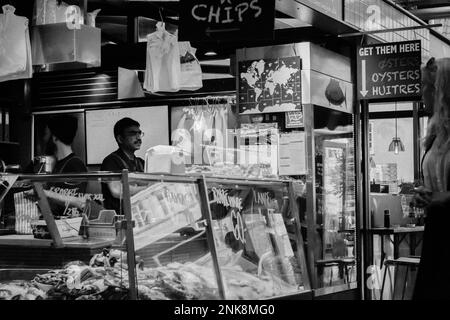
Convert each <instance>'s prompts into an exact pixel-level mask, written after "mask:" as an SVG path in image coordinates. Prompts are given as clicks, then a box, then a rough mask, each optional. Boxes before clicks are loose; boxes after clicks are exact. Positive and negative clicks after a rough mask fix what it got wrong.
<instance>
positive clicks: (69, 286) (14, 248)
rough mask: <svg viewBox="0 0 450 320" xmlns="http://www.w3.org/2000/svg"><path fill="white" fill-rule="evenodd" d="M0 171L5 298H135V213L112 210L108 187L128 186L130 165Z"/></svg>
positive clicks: (0, 267)
mask: <svg viewBox="0 0 450 320" xmlns="http://www.w3.org/2000/svg"><path fill="white" fill-rule="evenodd" d="M0 178H1V186H2V190H1V195H0V201H1V202H0V221H1V224H0V230H1V232H2V233H1V234H0V292H1V299H7V300H9V299H16V300H22V299H25V300H34V299H52V300H74V299H77V300H100V299H128V298H131V299H132V298H134V293H135V290H134V288H135V282H134V280H133V279H134V278H135V268H134V267H132V268H130V267H129V266H134V265H135V262H134V261H135V259H134V254H133V252H132V242H131V241H128V240H129V239H132V237H127V236H126V234H127V233H130V232H132V225H131V223H128V224H127V223H126V222H127V221H130V220H131V219H130V217H129V216H127V217H126V216H124V215H121V214H120V213H116V212H114V211H111V210H106V209H105V208H104V207H103V194H102V191H101V186H102V184H109V183H119V184H120V185H123V186H124V188H123V190H124V192H128V191H127V187H126V186H127V185H128V184H127V183H126V182H125V183H124V181H127V173H123V174H113V173H102V174H96V173H90V174H73V175H29V176H24V175H23V176H19V175H11V174H3V175H1V176H0ZM127 239H128V240H127ZM130 252H131V254H128V253H130ZM130 280H131V281H130Z"/></svg>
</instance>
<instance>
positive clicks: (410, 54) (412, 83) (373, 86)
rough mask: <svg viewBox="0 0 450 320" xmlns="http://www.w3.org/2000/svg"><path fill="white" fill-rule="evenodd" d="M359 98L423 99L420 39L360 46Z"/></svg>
mask: <svg viewBox="0 0 450 320" xmlns="http://www.w3.org/2000/svg"><path fill="white" fill-rule="evenodd" d="M357 50H358V51H357V57H358V59H357V64H358V96H359V98H360V99H383V100H385V99H398V98H407V99H409V100H411V99H420V98H421V72H420V65H421V42H420V40H414V41H404V42H393V43H383V44H378V45H370V46H361V47H358V49H357Z"/></svg>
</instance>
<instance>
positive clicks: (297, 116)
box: [286, 106, 303, 129]
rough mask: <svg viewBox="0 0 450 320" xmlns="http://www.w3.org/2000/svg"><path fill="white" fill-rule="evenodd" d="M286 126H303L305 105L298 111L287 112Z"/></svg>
mask: <svg viewBox="0 0 450 320" xmlns="http://www.w3.org/2000/svg"><path fill="white" fill-rule="evenodd" d="M286 128H289V129H291V128H303V107H302V106H300V110H298V111H289V112H286Z"/></svg>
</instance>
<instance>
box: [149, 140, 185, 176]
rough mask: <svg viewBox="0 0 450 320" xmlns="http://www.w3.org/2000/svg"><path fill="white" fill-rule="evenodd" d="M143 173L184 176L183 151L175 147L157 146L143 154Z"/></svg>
mask: <svg viewBox="0 0 450 320" xmlns="http://www.w3.org/2000/svg"><path fill="white" fill-rule="evenodd" d="M144 172H145V173H158V174H184V173H185V163H184V156H183V150H181V149H180V148H178V147H175V146H165V145H158V146H154V147H151V148H149V149H148V150H147V152H146V153H145V170H144Z"/></svg>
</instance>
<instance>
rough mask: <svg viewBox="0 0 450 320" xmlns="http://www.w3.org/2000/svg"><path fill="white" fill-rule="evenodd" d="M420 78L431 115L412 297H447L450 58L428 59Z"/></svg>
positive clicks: (449, 279) (418, 191)
mask: <svg viewBox="0 0 450 320" xmlns="http://www.w3.org/2000/svg"><path fill="white" fill-rule="evenodd" d="M422 78H423V79H424V81H425V80H427V81H429V82H428V83H427V84H426V85H424V87H423V89H424V92H423V97H424V102H425V104H426V107H427V108H428V109H430V110H433V113H432V114H433V115H432V117H431V119H430V121H429V125H428V131H427V134H426V137H425V141H424V148H425V150H426V151H425V155H424V156H423V158H422V173H423V186H420V187H418V188H416V189H415V191H416V193H415V196H414V200H413V201H414V205H415V206H417V207H421V208H425V213H426V218H425V232H424V238H423V243H422V255H421V261H420V267H419V271H418V274H417V279H416V285H415V290H414V296H413V299H415V300H416V299H417V300H419V299H450V290H449V289H450V276H449V274H448V270H449V267H450V265H449V264H448V263H449V262H450V249H449V248H448V244H447V243H448V238H447V234H448V233H449V231H450V229H449V227H450V58H443V59H437V60H435V59H431V60H430V61H429V62H428V63H427V65H426V66H425V67H424V68H423V70H422ZM424 84H425V83H424Z"/></svg>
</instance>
